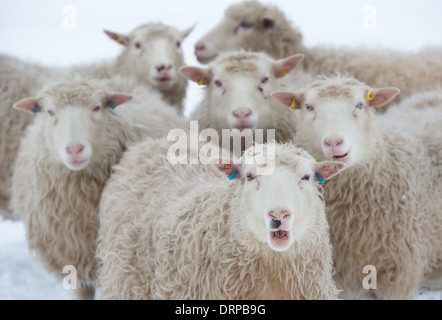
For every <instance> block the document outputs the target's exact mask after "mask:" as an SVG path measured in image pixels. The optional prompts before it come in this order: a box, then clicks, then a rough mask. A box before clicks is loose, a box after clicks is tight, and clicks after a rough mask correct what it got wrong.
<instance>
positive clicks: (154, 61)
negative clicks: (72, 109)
mask: <svg viewBox="0 0 442 320" xmlns="http://www.w3.org/2000/svg"><path fill="white" fill-rule="evenodd" d="M191 30H192V29H187V30H185V31H182V32H180V31H178V30H177V29H175V28H174V27H168V26H165V25H162V24H154V23H151V24H146V25H144V26H141V27H139V28H137V29H135V30H134V31H132V32H131V33H130V34H129V35H128V36H123V35H117V34H116V33H112V32H109V31H106V32H107V34H108V35H109V36H110V37H112V38H114V39H115V40H117V42H118V41H119V42H120V43H122V44H125V45H126V47H125V50H124V51H123V53H122V54H121V55H120V56H119V57H118V59H117V60H116V61H115V62H104V63H95V64H91V65H87V66H76V67H73V68H68V69H62V68H49V67H44V66H41V65H38V64H34V63H28V62H24V61H21V60H19V59H16V58H13V57H9V56H5V55H0V94H1V96H2V101H1V103H0V118H1V119H2V125H1V127H0V212H2V213H4V214H6V215H4V217H5V218H11V212H10V211H9V210H8V202H9V199H10V190H9V189H10V186H11V177H12V170H13V163H14V160H15V157H16V155H17V152H18V149H19V146H20V139H21V137H22V136H23V134H24V131H25V129H26V127H27V126H28V125H29V124H30V122H31V121H32V119H33V117H32V115H30V114H28V113H24V112H14V111H13V110H12V105H13V104H14V102H16V101H18V100H20V99H22V98H23V97H27V96H34V95H35V94H37V92H38V91H39V90H40V89H42V88H43V87H44V85H45V84H47V83H48V82H51V81H55V80H57V79H59V78H61V77H63V75H64V74H66V73H81V74H83V75H84V76H89V77H99V78H107V79H114V78H119V77H121V76H127V77H134V78H135V81H134V80H130V79H129V78H127V81H128V83H130V84H131V85H132V87H130V86H128V85H125V88H126V89H125V90H124V91H127V92H132V91H133V90H134V88H135V87H136V86H138V85H145V90H146V91H149V92H151V93H152V94H153V95H154V97H152V98H148V99H149V100H155V101H157V100H158V99H157V97H156V96H157V94H156V93H155V92H154V91H158V92H160V93H161V96H162V97H163V98H164V99H165V100H166V101H168V103H169V104H171V105H174V106H175V107H177V110H179V112H180V113H182V109H183V107H182V100H183V99H184V97H185V91H186V87H187V80H186V79H185V78H184V77H182V76H181V75H180V74H178V72H177V70H178V68H179V67H180V66H182V65H183V57H182V52H181V50H180V48H179V47H178V44H179V43H180V42H181V41H182V40H183V39H184V38H185V37H186V36H187V35H188V34H189V33H190V32H191ZM117 36H118V37H120V38H116V37H117ZM118 39H121V40H118ZM136 43H140V45H142V47H143V48H142V49H138V48H135V44H136ZM151 47H155V50H154V49H153V48H151ZM146 48H149V50H145V49H146ZM159 57H161V58H162V60H158V59H159ZM161 61H162V62H161ZM162 64H164V66H167V67H165V68H163V69H161V70H159V71H156V69H155V66H157V65H162ZM146 75H148V76H146ZM158 75H161V78H158V79H159V80H158V81H156V80H155V77H157V76H158ZM166 78H168V79H169V81H166V80H165V79H166ZM161 79H163V80H164V81H162V80H161ZM119 82H120V83H123V82H122V81H119ZM137 91H139V92H142V91H143V89H142V88H141V87H138V89H137ZM135 94H136V93H135ZM143 96H144V97H146V95H145V94H143ZM157 104H161V105H165V104H164V103H161V102H157ZM143 105H144V104H143ZM166 108H167V107H166ZM160 112H161V111H160Z"/></svg>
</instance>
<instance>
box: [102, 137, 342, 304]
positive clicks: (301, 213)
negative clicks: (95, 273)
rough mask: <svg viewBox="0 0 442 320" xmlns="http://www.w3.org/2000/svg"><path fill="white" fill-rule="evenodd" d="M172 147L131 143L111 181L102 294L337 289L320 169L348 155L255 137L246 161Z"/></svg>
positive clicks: (299, 295)
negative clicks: (173, 158)
mask: <svg viewBox="0 0 442 320" xmlns="http://www.w3.org/2000/svg"><path fill="white" fill-rule="evenodd" d="M168 147H169V144H167V143H165V142H164V140H148V141H144V142H142V143H140V144H138V145H136V146H135V147H133V148H132V149H130V150H129V151H128V152H127V153H126V154H125V156H124V157H123V159H122V160H121V162H120V164H119V165H118V166H116V167H115V172H114V174H113V175H112V177H111V178H110V180H109V182H108V184H107V186H106V187H105V190H104V191H103V195H102V200H101V203H100V221H101V226H100V231H99V240H98V248H97V257H98V259H99V261H100V272H99V278H100V285H101V287H102V294H103V298H105V299H336V295H337V290H336V287H335V284H334V281H333V277H332V271H333V270H332V259H331V254H332V248H331V246H330V243H329V234H328V226H327V223H326V217H325V206H324V202H323V201H322V198H321V192H320V190H319V188H320V187H319V183H318V182H317V180H316V178H315V177H316V176H315V175H314V174H313V173H314V172H317V173H318V174H320V175H321V176H322V177H323V178H324V179H330V178H331V177H332V176H334V175H336V174H337V173H339V172H340V170H342V168H343V167H344V164H342V163H335V162H331V161H326V162H321V163H317V162H316V161H315V160H314V159H313V158H312V157H311V156H310V155H309V154H307V153H306V152H305V151H303V150H302V149H300V148H297V147H296V146H294V145H292V144H290V143H287V144H284V145H281V144H273V143H272V144H265V145H260V144H256V145H255V146H253V147H250V148H249V149H247V150H246V151H245V153H244V156H243V158H242V161H241V163H240V164H238V165H235V164H233V163H231V162H229V161H224V160H223V162H220V161H214V163H218V164H216V165H212V164H207V165H203V164H200V165H183V164H181V165H173V164H170V163H169V162H168V160H167V156H166V154H167V153H168ZM151 150H156V153H155V154H154V153H153V152H152V151H151ZM217 167H218V168H219V169H220V170H221V171H223V172H224V173H220V172H219V169H218V168H217ZM268 169H269V170H268ZM233 172H235V173H236V177H235V178H233V176H234V175H233V174H232V173H233ZM225 174H227V175H228V176H230V179H232V180H231V181H229V180H228V179H226V178H225ZM165 181H167V182H165ZM172 181H173V182H172ZM280 185H284V188H283V189H281V188H280V187H279V186H280ZM146 190H148V192H146ZM166 190H167V192H165V191H166ZM171 198H172V199H174V201H170V199H171Z"/></svg>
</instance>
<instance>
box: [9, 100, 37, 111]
mask: <svg viewBox="0 0 442 320" xmlns="http://www.w3.org/2000/svg"><path fill="white" fill-rule="evenodd" d="M12 107H13V108H14V109H17V110H21V111H26V112H32V113H34V114H36V113H37V112H39V111H40V107H39V105H38V100H37V98H26V99H23V100H20V101H18V102H16V103H14V105H13V106H12Z"/></svg>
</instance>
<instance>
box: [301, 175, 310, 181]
mask: <svg viewBox="0 0 442 320" xmlns="http://www.w3.org/2000/svg"><path fill="white" fill-rule="evenodd" d="M301 180H305V181H309V180H310V175H309V174H306V175H305V176H303V177H302V179H301Z"/></svg>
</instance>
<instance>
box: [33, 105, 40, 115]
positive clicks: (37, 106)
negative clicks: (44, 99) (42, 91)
mask: <svg viewBox="0 0 442 320" xmlns="http://www.w3.org/2000/svg"><path fill="white" fill-rule="evenodd" d="M38 110H40V106H39V105H38V104H36V105H35V108H34V111H32V113H33V114H37V112H38Z"/></svg>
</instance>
